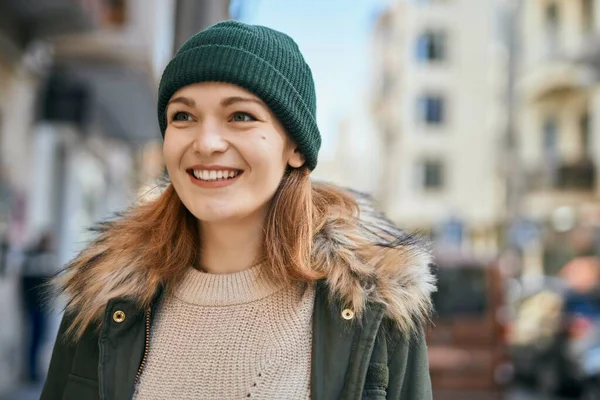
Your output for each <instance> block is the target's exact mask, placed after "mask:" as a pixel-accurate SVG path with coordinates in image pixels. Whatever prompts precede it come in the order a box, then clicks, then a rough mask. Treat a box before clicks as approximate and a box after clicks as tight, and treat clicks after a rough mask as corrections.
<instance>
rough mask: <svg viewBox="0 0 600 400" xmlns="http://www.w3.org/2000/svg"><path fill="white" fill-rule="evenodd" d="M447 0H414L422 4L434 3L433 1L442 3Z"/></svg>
mask: <svg viewBox="0 0 600 400" xmlns="http://www.w3.org/2000/svg"><path fill="white" fill-rule="evenodd" d="M444 1H445V0H414V2H415V3H417V4H419V5H422V4H433V3H442V2H444Z"/></svg>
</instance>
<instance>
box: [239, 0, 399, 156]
mask: <svg viewBox="0 0 600 400" xmlns="http://www.w3.org/2000/svg"><path fill="white" fill-rule="evenodd" d="M392 1H393V0H237V1H232V3H231V4H232V11H234V9H235V8H236V6H237V5H238V4H239V2H241V4H242V6H243V9H242V13H241V15H240V20H242V21H243V22H247V23H251V24H258V25H265V26H268V27H270V28H273V29H277V30H279V31H282V32H284V33H286V34H288V35H289V36H291V37H292V38H293V39H294V40H295V41H296V42H297V43H298V47H299V48H300V50H301V51H302V53H303V55H304V58H305V59H306V62H307V63H308V65H309V66H310V67H311V69H312V73H313V77H314V79H315V86H316V91H317V122H318V125H319V129H320V130H321V135H322V137H323V145H322V148H321V153H320V157H328V156H331V155H332V153H333V152H334V150H335V146H336V143H337V140H338V137H337V133H338V125H339V121H340V120H341V119H342V118H348V117H350V119H351V120H354V118H353V116H352V114H353V113H361V110H365V107H368V99H367V98H366V97H365V96H366V95H367V92H366V85H367V84H368V82H369V79H370V77H369V74H368V71H369V68H370V61H371V50H370V48H369V46H370V40H371V28H372V26H373V24H374V22H375V20H376V16H377V15H378V13H379V12H380V11H381V10H382V9H384V8H385V7H386V6H388V5H389V4H391V3H392ZM357 110H358V111H357ZM365 112H366V110H365ZM357 118H358V119H360V117H359V116H357Z"/></svg>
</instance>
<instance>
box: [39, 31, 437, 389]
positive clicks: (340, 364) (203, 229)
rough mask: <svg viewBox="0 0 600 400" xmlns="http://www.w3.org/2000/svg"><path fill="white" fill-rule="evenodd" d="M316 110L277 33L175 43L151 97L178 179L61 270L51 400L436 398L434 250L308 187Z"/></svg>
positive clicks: (291, 50)
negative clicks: (431, 321) (431, 340)
mask: <svg viewBox="0 0 600 400" xmlns="http://www.w3.org/2000/svg"><path fill="white" fill-rule="evenodd" d="M315 116H316V101H315V89H314V83H313V79H312V75H311V71H310V69H309V67H308V65H307V64H306V63H305V61H304V59H303V57H302V55H301V53H300V51H299V49H298V47H297V45H296V44H295V43H294V41H293V40H292V39H291V38H290V37H288V36H286V35H284V34H283V33H280V32H277V31H274V30H272V29H269V28H265V27H261V26H251V25H246V24H242V23H239V22H234V21H227V22H222V23H218V24H216V25H214V26H212V27H210V28H208V29H206V30H204V31H202V32H200V33H198V34H196V35H195V36H193V37H192V38H190V39H189V40H188V41H187V42H186V43H185V44H184V45H183V46H182V48H181V49H180V50H179V51H178V52H177V54H176V55H175V57H174V59H173V60H172V61H171V62H170V63H169V65H168V66H167V67H166V69H165V71H164V73H163V76H162V79H161V83H160V87H159V96H158V120H159V124H160V128H161V130H162V132H163V135H164V148H163V151H164V159H165V163H166V166H167V170H168V173H169V176H170V181H171V183H170V184H169V186H168V187H167V188H166V190H165V191H164V192H163V193H162V194H161V196H160V197H159V198H158V199H157V200H155V201H150V202H147V203H144V204H140V205H137V206H136V207H134V208H132V209H131V210H130V211H128V212H127V213H126V214H125V215H124V216H122V217H121V218H120V219H117V220H115V221H112V222H110V223H106V224H104V225H102V226H101V229H100V232H99V235H98V238H97V240H95V242H94V243H92V244H91V245H90V246H89V247H88V248H87V249H86V250H84V251H83V252H82V253H81V254H80V255H79V256H78V257H77V258H76V259H75V260H74V261H73V262H72V263H71V264H70V265H69V266H68V267H67V269H66V271H65V273H64V274H63V275H61V277H60V278H58V279H59V287H60V289H61V291H62V293H63V294H64V295H66V296H67V298H68V299H69V302H68V305H67V308H66V310H65V316H64V318H63V322H62V324H61V328H60V332H59V334H58V339H57V341H56V345H55V348H54V353H53V356H52V361H51V365H50V370H49V373H48V377H47V381H46V384H45V387H44V390H43V394H42V399H64V400H68V399H77V400H80V399H98V398H99V399H107V400H108V399H110V400H125V399H132V398H133V399H136V400H146V399H178V400H180V399H240V398H262V399H306V398H312V399H316V400H320V399H361V398H369V399H400V398H401V399H403V400H410V399H414V400H424V399H429V398H431V384H430V379H429V371H428V364H427V356H426V345H425V341H424V337H423V326H424V324H425V323H427V321H428V315H429V312H430V293H431V291H432V290H433V288H434V284H433V279H432V277H431V275H430V273H429V263H430V256H429V253H428V252H427V251H426V250H425V249H424V248H423V247H422V245H421V244H420V242H419V241H418V240H417V239H416V238H415V237H414V236H410V235H406V234H404V233H403V232H401V231H399V230H397V229H396V228H395V227H394V226H392V225H391V224H390V223H389V222H388V221H387V220H386V219H384V218H383V217H382V216H381V215H380V214H378V213H376V212H375V211H374V210H373V209H372V208H371V206H370V204H369V202H368V200H367V199H365V198H364V197H363V196H360V195H358V194H356V193H352V192H349V191H346V190H342V189H340V188H336V187H334V186H331V185H326V184H317V183H313V182H311V180H310V178H309V174H310V171H311V170H313V169H314V168H315V166H316V164H317V154H318V150H319V146H320V142H321V139H320V135H319V130H318V128H317V125H316V119H315Z"/></svg>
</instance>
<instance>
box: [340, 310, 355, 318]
mask: <svg viewBox="0 0 600 400" xmlns="http://www.w3.org/2000/svg"><path fill="white" fill-rule="evenodd" d="M342 318H344V319H347V320H351V319H352V318H354V311H352V310H351V309H349V308H346V309H345V310H344V311H342Z"/></svg>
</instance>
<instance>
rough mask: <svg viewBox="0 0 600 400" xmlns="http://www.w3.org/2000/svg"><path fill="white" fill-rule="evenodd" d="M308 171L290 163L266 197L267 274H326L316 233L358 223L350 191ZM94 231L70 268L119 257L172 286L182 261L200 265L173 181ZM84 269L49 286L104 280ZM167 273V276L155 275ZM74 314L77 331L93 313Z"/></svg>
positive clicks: (126, 289)
mask: <svg viewBox="0 0 600 400" xmlns="http://www.w3.org/2000/svg"><path fill="white" fill-rule="evenodd" d="M309 174H310V171H309V170H308V168H305V167H303V168H298V169H293V168H290V169H288V170H287V171H286V172H285V174H284V176H283V178H282V180H281V182H280V185H279V187H278V189H277V191H276V192H275V195H274V196H273V199H272V200H271V203H270V208H269V211H268V214H267V218H266V221H265V224H264V240H263V242H262V243H263V247H262V249H261V250H262V251H261V252H260V253H261V254H260V257H261V260H262V262H263V263H264V264H265V268H264V272H265V273H266V274H267V277H268V278H270V279H272V280H274V281H276V282H289V281H301V282H311V281H315V280H318V279H320V278H323V277H324V276H325V273H324V272H323V271H322V270H319V269H317V268H314V265H313V262H312V261H313V260H312V255H313V244H314V243H313V239H314V238H315V235H317V234H318V233H319V232H320V230H321V228H322V227H323V226H324V225H325V224H326V222H327V220H328V219H331V218H332V216H335V218H336V219H337V221H338V222H339V223H340V224H344V223H348V224H349V225H353V224H355V223H356V220H357V218H358V204H357V203H356V201H355V200H354V198H353V197H351V196H350V195H349V194H347V193H345V192H344V191H343V190H341V189H339V188H337V187H335V186H334V185H330V184H326V183H316V182H313V181H312V180H311V179H310V177H309ZM96 231H97V233H98V234H97V236H96V238H95V239H94V241H93V243H92V246H90V247H89V249H93V251H88V249H84V250H83V251H82V252H81V254H79V255H78V256H77V257H76V258H75V259H74V260H73V261H72V262H71V263H69V265H67V267H66V270H67V271H88V270H89V268H90V267H93V266H95V265H99V264H101V260H102V259H106V257H117V258H122V259H123V260H127V262H130V263H135V264H136V268H142V269H145V270H146V271H147V274H146V276H147V277H148V280H149V281H148V282H146V284H148V285H150V286H153V287H154V286H160V287H163V289H164V290H165V293H172V291H173V290H174V289H175V287H176V286H177V283H178V282H180V280H181V279H182V278H183V276H184V275H185V272H186V270H187V268H189V267H190V266H196V267H199V262H200V246H199V244H200V241H201V240H202V238H201V237H200V230H199V224H198V220H197V219H196V217H195V216H194V215H193V214H192V213H190V211H189V210H188V209H187V208H186V207H185V205H184V204H183V203H182V201H181V199H180V198H179V196H178V195H177V192H176V191H175V188H174V187H173V185H172V184H171V183H168V182H167V186H166V189H164V190H163V191H162V193H161V194H160V195H159V196H158V197H156V198H155V199H152V200H147V201H143V202H140V203H139V204H137V205H135V206H133V207H131V208H130V209H129V210H128V211H126V212H125V213H124V214H123V215H122V216H121V217H120V218H117V219H114V220H112V221H110V222H106V223H103V224H100V225H99V226H98V227H97V228H96ZM109 254H110V256H109ZM85 276H86V274H82V275H80V277H75V278H73V276H72V275H70V274H69V273H67V274H64V275H63V276H58V277H57V278H56V279H55V280H54V285H55V286H57V287H59V288H60V289H59V290H60V291H62V292H67V293H68V292H73V291H74V290H75V289H76V287H77V286H78V285H102V282H90V281H89V279H88V280H86V278H85ZM167 276H168V277H169V279H168V281H167V282H157V281H156V282H155V281H154V280H157V279H161V277H167ZM144 289H145V288H132V287H131V282H128V283H127V284H124V285H123V288H122V290H121V291H120V292H122V293H120V294H121V295H123V296H131V295H132V290H133V291H134V292H143V291H144ZM102 290H103V289H102V287H101V286H99V287H98V288H95V291H96V292H98V293H101V292H102ZM133 294H135V293H133ZM79 301H81V300H79ZM146 301H148V299H147V300H146ZM143 305H147V304H143ZM86 306H87V301H86V303H85V304H79V307H83V308H84V309H85V308H86ZM73 308H77V304H73V300H71V302H70V303H69V304H67V309H73ZM78 314H79V315H75V316H74V321H73V324H72V325H71V328H70V329H69V334H71V335H73V337H75V338H77V337H80V336H81V335H82V334H83V331H84V330H85V329H86V327H87V326H88V325H89V324H90V322H91V321H92V320H93V318H94V317H98V316H97V315H93V314H88V313H85V312H80V313H78Z"/></svg>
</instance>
